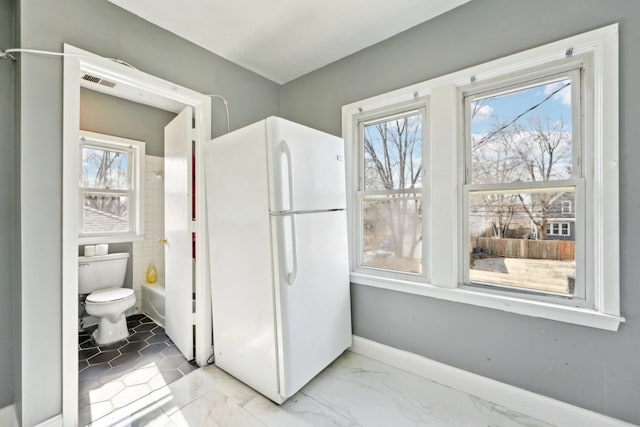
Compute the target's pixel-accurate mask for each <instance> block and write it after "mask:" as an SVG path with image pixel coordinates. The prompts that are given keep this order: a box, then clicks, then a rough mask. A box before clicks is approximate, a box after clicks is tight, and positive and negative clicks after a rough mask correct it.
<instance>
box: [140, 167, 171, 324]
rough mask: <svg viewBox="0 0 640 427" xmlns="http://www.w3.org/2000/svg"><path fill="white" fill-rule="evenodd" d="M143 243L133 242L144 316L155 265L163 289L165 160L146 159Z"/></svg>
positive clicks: (141, 241)
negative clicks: (144, 297)
mask: <svg viewBox="0 0 640 427" xmlns="http://www.w3.org/2000/svg"><path fill="white" fill-rule="evenodd" d="M144 175H145V176H144V186H145V188H144V199H145V200H144V224H145V225H144V233H145V238H144V240H137V241H135V242H133V290H134V292H135V294H136V310H137V311H138V312H141V310H140V307H141V302H142V294H141V290H140V289H141V286H142V284H143V283H145V282H146V278H147V268H148V267H149V264H150V263H151V262H152V261H153V262H154V263H155V266H156V269H157V271H158V281H157V283H158V284H161V285H163V286H164V246H163V245H161V244H160V243H159V241H160V239H161V238H163V237H164V157H158V156H149V155H147V156H145V171H144Z"/></svg>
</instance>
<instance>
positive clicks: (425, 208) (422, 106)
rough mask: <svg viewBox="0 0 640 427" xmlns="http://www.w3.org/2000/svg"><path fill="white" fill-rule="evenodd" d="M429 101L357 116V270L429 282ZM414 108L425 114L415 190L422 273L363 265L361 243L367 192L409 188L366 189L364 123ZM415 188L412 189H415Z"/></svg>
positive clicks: (415, 102) (396, 191) (418, 100)
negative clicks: (418, 203)
mask: <svg viewBox="0 0 640 427" xmlns="http://www.w3.org/2000/svg"><path fill="white" fill-rule="evenodd" d="M427 105H428V98H422V99H417V100H414V101H410V102H403V103H400V104H395V105H391V106H389V107H387V108H382V109H379V110H375V111H371V112H367V113H362V114H358V115H357V117H356V118H355V120H356V122H357V146H358V147H357V162H358V166H357V168H358V170H357V174H358V184H357V199H358V202H357V205H356V209H357V213H356V218H357V226H356V228H355V234H356V243H355V245H354V247H353V250H352V259H354V260H355V270H356V271H358V272H360V273H364V274H378V275H381V276H384V277H389V278H397V279H408V280H415V281H418V282H424V283H426V282H427V279H428V271H429V266H428V265H427V259H428V257H427V256H426V251H427V248H426V247H425V244H424V236H425V235H426V234H427V232H428V231H427V224H426V222H425V220H424V219H425V218H426V217H428V215H429V212H430V209H429V205H428V199H427V197H426V188H427V187H428V184H427V176H428V175H427V173H425V164H426V160H427V159H428V146H429V144H428V143H427V139H428V131H427V124H428V123H429V118H428V109H427ZM411 112H414V113H418V114H421V115H422V187H421V188H420V189H419V190H418V191H415V192H419V193H420V197H421V199H422V218H423V220H422V224H421V225H422V236H423V240H422V242H421V245H422V273H420V274H418V273H409V272H402V271H398V270H389V269H381V268H376V267H371V266H365V265H363V255H364V248H363V245H362V242H363V235H364V230H363V225H364V221H363V218H362V203H363V199H364V198H365V197H366V196H367V195H373V194H389V195H391V194H399V193H402V192H405V193H406V192H407V191H408V190H381V191H365V190H364V175H363V173H364V171H363V167H364V150H363V144H364V126H365V125H367V124H369V123H372V122H376V121H383V120H386V119H392V118H393V117H396V116H404V115H407V114H409V113H411ZM412 192H413V191H412Z"/></svg>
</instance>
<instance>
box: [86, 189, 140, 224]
mask: <svg viewBox="0 0 640 427" xmlns="http://www.w3.org/2000/svg"><path fill="white" fill-rule="evenodd" d="M128 231H129V198H128V197H127V196H120V195H116V196H112V195H103V194H84V196H83V204H82V232H83V233H86V234H97V233H115V232H128Z"/></svg>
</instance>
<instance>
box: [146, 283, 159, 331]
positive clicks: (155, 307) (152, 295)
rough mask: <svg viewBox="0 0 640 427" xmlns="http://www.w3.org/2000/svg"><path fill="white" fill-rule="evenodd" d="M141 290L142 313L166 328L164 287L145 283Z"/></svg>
mask: <svg viewBox="0 0 640 427" xmlns="http://www.w3.org/2000/svg"><path fill="white" fill-rule="evenodd" d="M141 290H142V292H141V299H142V303H141V308H142V312H143V313H144V314H146V315H147V316H148V317H150V318H151V319H152V320H153V321H154V322H156V323H157V324H159V325H160V326H162V327H163V328H164V286H162V285H161V284H159V283H143V284H142V289H141Z"/></svg>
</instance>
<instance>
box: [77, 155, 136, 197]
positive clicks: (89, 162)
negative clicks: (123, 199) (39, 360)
mask: <svg viewBox="0 0 640 427" xmlns="http://www.w3.org/2000/svg"><path fill="white" fill-rule="evenodd" d="M82 186H83V187H89V188H105V189H114V190H127V189H129V153H125V152H120V151H110V150H103V149H100V148H94V147H82Z"/></svg>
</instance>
